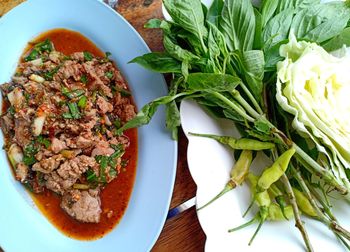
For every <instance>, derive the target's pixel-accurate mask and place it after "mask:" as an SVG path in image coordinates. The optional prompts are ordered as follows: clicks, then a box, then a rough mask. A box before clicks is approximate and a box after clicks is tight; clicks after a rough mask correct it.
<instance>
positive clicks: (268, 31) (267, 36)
mask: <svg viewBox="0 0 350 252" xmlns="http://www.w3.org/2000/svg"><path fill="white" fill-rule="evenodd" d="M294 11H295V10H294V9H293V8H290V9H286V10H284V11H282V12H281V13H279V14H277V15H276V16H274V17H273V18H272V19H271V20H270V21H269V22H268V23H267V25H266V27H265V29H264V31H263V35H262V36H263V42H264V43H265V46H264V48H265V49H269V48H270V47H272V46H273V45H275V44H277V43H279V42H280V41H282V40H284V39H287V38H288V35H289V30H290V26H291V24H292V20H293V15H294Z"/></svg>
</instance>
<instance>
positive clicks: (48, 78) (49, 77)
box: [44, 66, 61, 81]
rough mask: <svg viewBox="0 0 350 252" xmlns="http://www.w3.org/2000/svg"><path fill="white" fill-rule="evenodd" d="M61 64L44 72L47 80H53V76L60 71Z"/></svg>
mask: <svg viewBox="0 0 350 252" xmlns="http://www.w3.org/2000/svg"><path fill="white" fill-rule="evenodd" d="M60 67H61V66H57V67H55V68H54V69H52V70H51V71H47V72H45V73H44V79H45V80H47V81H51V80H52V79H53V76H54V75H55V74H56V73H57V72H58V70H59V69H60Z"/></svg>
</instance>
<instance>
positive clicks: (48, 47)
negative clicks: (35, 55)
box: [35, 39, 53, 53]
mask: <svg viewBox="0 0 350 252" xmlns="http://www.w3.org/2000/svg"><path fill="white" fill-rule="evenodd" d="M35 49H37V50H38V51H39V52H40V53H43V52H51V51H52V50H53V46H52V43H51V41H50V40H49V39H45V40H44V41H43V42H40V43H38V44H36V45H35Z"/></svg>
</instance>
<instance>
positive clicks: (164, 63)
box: [130, 53, 181, 73]
mask: <svg viewBox="0 0 350 252" xmlns="http://www.w3.org/2000/svg"><path fill="white" fill-rule="evenodd" d="M130 63H137V64H140V65H141V66H143V67H145V68H147V69H149V70H152V71H155V72H158V73H172V72H174V73H181V63H180V62H179V61H177V60H176V59H174V58H173V57H171V56H170V55H169V54H167V53H149V54H145V55H143V56H140V57H137V58H135V59H133V60H132V61H130Z"/></svg>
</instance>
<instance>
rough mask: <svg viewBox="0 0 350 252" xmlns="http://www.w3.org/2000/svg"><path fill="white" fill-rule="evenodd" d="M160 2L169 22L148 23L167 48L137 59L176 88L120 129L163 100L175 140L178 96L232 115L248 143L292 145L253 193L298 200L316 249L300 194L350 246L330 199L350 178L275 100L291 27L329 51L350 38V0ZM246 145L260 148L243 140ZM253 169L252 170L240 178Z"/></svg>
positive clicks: (274, 151)
mask: <svg viewBox="0 0 350 252" xmlns="http://www.w3.org/2000/svg"><path fill="white" fill-rule="evenodd" d="M163 3H164V6H165V8H166V9H167V11H168V12H169V14H170V16H171V18H172V21H165V20H159V19H152V20H150V21H149V22H148V23H147V24H146V25H145V27H147V28H160V29H162V30H163V33H164V40H163V44H164V48H165V51H164V52H154V53H149V54H145V55H143V56H140V57H137V58H135V59H133V60H132V61H131V62H133V63H138V64H140V65H142V66H143V67H145V68H147V69H150V70H152V71H155V72H159V73H170V74H172V76H173V80H172V83H171V85H170V89H169V93H168V95H167V96H164V97H160V98H158V99H156V100H154V101H152V102H150V103H149V104H147V105H145V106H144V107H143V108H142V109H141V110H140V112H139V113H138V114H137V115H136V117H135V118H134V119H133V120H131V121H129V122H128V123H126V124H125V125H124V126H123V127H122V128H120V129H119V132H122V131H124V130H126V129H128V128H133V127H138V126H141V125H144V124H147V123H149V122H150V120H151V118H152V116H153V115H154V114H155V112H156V110H157V108H158V107H159V106H160V105H166V125H167V128H168V129H169V130H171V131H172V135H173V138H175V139H176V138H177V129H178V127H179V126H180V123H181V122H180V116H179V110H178V107H177V102H179V101H181V100H182V99H194V100H195V101H196V102H197V103H198V104H200V105H202V106H203V108H205V109H206V110H207V111H208V112H209V113H211V114H212V115H213V116H215V117H219V118H227V119H230V120H232V121H233V122H235V124H236V127H237V128H238V129H239V130H240V132H241V135H242V137H243V138H244V142H247V143H249V144H248V145H249V146H251V145H252V142H249V139H250V140H253V141H259V142H260V143H259V144H261V143H262V142H265V143H273V146H275V147H274V148H271V149H269V150H264V152H265V154H267V155H268V156H269V157H270V158H271V159H272V160H273V161H275V162H277V161H278V160H279V157H283V154H284V153H285V152H286V151H288V150H290V149H293V155H292V157H291V158H289V159H288V162H286V161H285V160H284V161H283V162H284V164H285V165H284V169H283V170H282V172H281V169H280V166H279V165H275V167H277V168H274V169H270V170H269V169H268V168H266V170H265V171H268V174H269V175H268V176H267V175H264V173H263V175H262V176H261V177H260V180H264V181H265V180H266V179H270V181H268V183H267V184H268V185H269V186H268V187H266V188H265V187H264V190H263V191H258V192H255V193H252V194H253V195H261V193H263V194H265V196H266V195H267V197H269V194H267V192H268V190H271V189H270V186H271V187H273V188H275V189H274V190H273V191H275V192H276V191H278V192H279V193H278V196H279V199H281V198H285V199H286V202H288V204H290V205H291V207H290V208H293V214H294V217H295V220H296V226H297V227H298V228H299V230H300V231H301V234H302V236H303V238H304V241H305V244H306V247H307V249H308V250H309V251H312V246H311V243H310V241H309V238H308V235H307V233H306V230H305V229H304V224H303V222H302V221H301V219H300V212H299V211H301V210H302V209H303V207H302V206H301V204H299V205H298V202H297V201H298V199H302V201H303V202H307V203H308V206H310V207H312V209H313V211H307V212H309V213H310V212H312V213H313V215H311V216H312V217H313V218H316V219H318V220H319V221H321V222H322V223H324V224H325V225H327V226H328V227H329V228H330V229H331V230H332V231H333V232H334V233H335V235H336V236H337V237H338V238H339V239H340V240H341V241H342V242H343V243H344V245H345V246H346V247H347V248H349V245H348V242H349V240H350V234H349V232H348V231H346V230H345V229H343V228H341V226H340V225H339V223H338V222H337V220H336V218H335V217H334V215H333V213H332V210H331V205H330V203H329V201H328V192H330V191H333V190H335V191H337V192H338V193H339V194H340V195H341V196H342V198H344V199H349V189H350V187H349V181H348V180H349V177H347V178H346V179H345V180H344V179H340V178H339V177H338V176H337V175H336V173H335V171H334V170H333V169H332V167H334V166H335V165H334V164H331V162H332V160H327V159H320V156H319V152H318V150H317V148H315V145H314V144H313V143H312V141H310V139H308V138H306V139H305V138H304V136H303V135H301V134H300V132H298V130H297V129H294V128H292V127H291V122H292V120H293V117H292V115H291V114H290V113H288V112H286V111H285V110H283V108H282V107H280V106H279V105H278V102H277V101H276V82H277V68H276V65H277V63H278V62H281V61H283V60H284V58H285V57H284V55H283V56H281V55H280V49H281V46H283V45H285V44H288V43H289V35H290V34H293V35H294V36H295V37H296V39H297V40H299V41H300V40H304V41H307V42H310V43H311V42H312V43H317V44H318V45H320V46H322V47H323V48H324V49H326V50H327V51H334V50H336V49H339V48H341V47H342V46H343V45H350V24H349V19H350V8H349V3H348V2H347V1H346V2H330V3H320V1H317V0H263V1H262V3H261V5H260V6H254V5H253V4H252V3H251V1H250V0H225V1H224V0H214V2H213V3H212V5H211V6H210V8H207V7H205V6H204V5H203V4H202V3H201V1H200V0H163ZM291 54H293V53H292V52H291ZM234 141H239V140H234ZM248 145H247V146H248ZM253 145H254V144H253ZM247 146H246V147H247ZM240 150H254V151H256V150H255V149H254V148H248V147H247V148H244V146H243V147H242V146H240ZM294 152H295V153H294ZM247 174H248V171H247V170H245V173H244V176H243V177H239V181H243V180H244V179H243V178H245V177H246V176H247ZM348 174H349V173H348V172H347V176H349V175H348ZM251 177H253V175H252V176H251ZM265 184H266V183H265ZM231 187H232V185H231ZM254 188H255V187H254ZM276 188H277V189H278V190H277V189H276ZM254 190H255V189H254ZM254 197H255V198H256V196H254ZM258 198H259V197H258ZM299 201H300V200H299ZM277 203H278V202H277ZM258 205H259V203H258ZM260 205H263V206H264V216H265V217H264V218H263V219H266V218H267V219H268V215H267V213H268V212H269V206H270V204H269V206H267V205H266V204H260ZM260 205H259V206H260ZM272 205H273V206H274V207H273V208H275V207H276V205H275V204H272ZM271 209H272V208H271ZM274 216H275V215H274ZM260 217H261V216H260ZM261 223H262V222H261Z"/></svg>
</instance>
